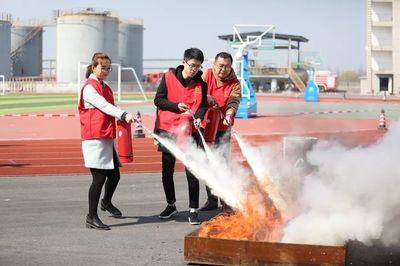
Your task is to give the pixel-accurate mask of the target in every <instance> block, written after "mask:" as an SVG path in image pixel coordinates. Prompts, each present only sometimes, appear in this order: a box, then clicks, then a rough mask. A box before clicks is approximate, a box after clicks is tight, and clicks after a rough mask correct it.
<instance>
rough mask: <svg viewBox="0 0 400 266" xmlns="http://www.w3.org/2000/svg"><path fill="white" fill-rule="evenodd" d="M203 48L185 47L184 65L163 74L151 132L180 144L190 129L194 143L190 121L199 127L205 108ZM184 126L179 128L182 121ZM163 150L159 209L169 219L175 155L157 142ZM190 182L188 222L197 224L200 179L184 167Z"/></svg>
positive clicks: (189, 132) (174, 207)
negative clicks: (161, 204)
mask: <svg viewBox="0 0 400 266" xmlns="http://www.w3.org/2000/svg"><path fill="white" fill-rule="evenodd" d="M203 61H204V55H203V52H202V51H201V50H199V49H197V48H190V49H187V50H186V51H185V53H184V57H183V65H180V66H178V67H177V68H175V69H172V70H169V71H168V72H167V73H166V74H165V75H164V77H163V78H162V80H161V82H160V85H159V87H158V89H157V93H156V96H155V98H154V104H155V105H156V106H157V119H156V124H155V129H154V132H155V133H156V134H159V135H161V136H164V137H168V138H169V139H172V140H176V141H177V142H178V144H183V143H184V142H185V138H186V137H190V136H191V135H192V133H193V137H194V138H195V140H196V142H197V144H198V145H199V143H200V140H199V138H198V134H197V135H196V133H195V131H194V130H192V127H191V126H192V124H193V123H195V125H196V126H197V127H198V126H199V125H200V123H201V120H202V119H203V117H204V114H205V112H206V108H207V85H206V84H205V83H204V81H203V80H202V79H201V74H202V72H201V71H200V69H201V64H202V63H203ZM191 113H193V114H194V117H195V121H192V117H191ZM189 123H190V124H189ZM184 124H185V126H186V127H185V129H183V130H182V127H181V126H182V125H184ZM159 151H161V152H162V182H163V187H164V192H165V197H166V199H167V203H168V205H167V207H166V208H165V210H164V211H163V212H161V213H160V215H159V218H160V219H169V218H171V217H172V216H173V215H175V214H176V213H177V212H178V211H177V209H176V206H175V201H176V199H175V186H174V179H173V177H174V170H175V160H176V159H175V157H174V155H172V154H171V153H170V152H169V150H168V149H166V148H165V147H163V146H162V145H161V144H159ZM186 177H187V180H188V185H189V209H190V210H189V217H188V220H189V223H190V224H200V220H199V218H198V214H197V208H198V207H199V180H198V179H197V178H196V177H195V176H194V175H193V174H192V173H191V172H190V171H188V170H187V169H186Z"/></svg>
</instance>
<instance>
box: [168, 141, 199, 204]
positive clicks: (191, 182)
mask: <svg viewBox="0 0 400 266" xmlns="http://www.w3.org/2000/svg"><path fill="white" fill-rule="evenodd" d="M193 137H194V140H195V141H196V143H197V145H198V146H200V147H202V145H200V142H201V141H200V138H199V136H198V134H194V135H193ZM175 161H176V158H175V156H174V155H172V154H171V153H170V152H168V151H165V150H162V183H163V187H164V192H165V197H166V199H167V203H168V204H173V203H175V201H176V198H175V184H174V172H175ZM185 171H186V178H187V181H188V186H189V208H196V209H197V208H198V207H199V191H200V188H199V180H198V179H197V178H196V177H195V176H194V175H193V174H192V173H191V172H190V171H189V170H188V169H187V168H185Z"/></svg>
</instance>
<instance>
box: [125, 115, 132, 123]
mask: <svg viewBox="0 0 400 266" xmlns="http://www.w3.org/2000/svg"><path fill="white" fill-rule="evenodd" d="M125 122H127V123H132V122H133V115H132V114H129V113H128V114H126V116H125Z"/></svg>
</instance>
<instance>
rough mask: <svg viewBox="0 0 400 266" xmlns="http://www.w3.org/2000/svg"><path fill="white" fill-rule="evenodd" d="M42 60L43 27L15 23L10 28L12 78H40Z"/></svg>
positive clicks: (26, 23)
mask: <svg viewBox="0 0 400 266" xmlns="http://www.w3.org/2000/svg"><path fill="white" fill-rule="evenodd" d="M42 60H43V27H42V26H40V25H31V24H30V23H29V22H22V21H21V22H15V21H14V23H13V25H12V27H11V63H12V73H13V76H16V77H21V76H40V75H41V74H42Z"/></svg>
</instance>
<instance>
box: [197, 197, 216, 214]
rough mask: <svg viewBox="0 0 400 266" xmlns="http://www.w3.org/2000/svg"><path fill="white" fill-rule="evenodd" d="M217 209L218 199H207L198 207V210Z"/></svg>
mask: <svg viewBox="0 0 400 266" xmlns="http://www.w3.org/2000/svg"><path fill="white" fill-rule="evenodd" d="M216 209H218V199H217V201H215V200H207V201H206V203H204V205H203V206H202V207H201V208H200V209H199V211H201V212H203V211H212V210H216Z"/></svg>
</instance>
